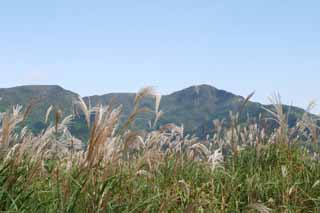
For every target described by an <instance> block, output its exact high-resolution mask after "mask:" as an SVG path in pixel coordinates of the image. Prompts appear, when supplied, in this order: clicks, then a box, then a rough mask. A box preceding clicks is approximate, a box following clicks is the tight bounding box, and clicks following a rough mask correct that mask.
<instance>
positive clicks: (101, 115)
mask: <svg viewBox="0 0 320 213" xmlns="http://www.w3.org/2000/svg"><path fill="white" fill-rule="evenodd" d="M94 114H95V119H94V122H93V124H92V128H91V132H90V138H89V144H88V152H87V162H88V163H89V164H90V165H92V164H94V163H97V162H98V161H99V159H101V157H103V156H102V155H103V153H102V150H103V149H102V146H103V145H104V144H105V143H107V139H108V138H111V137H112V136H113V134H114V132H115V129H116V128H117V126H118V123H119V118H120V114H121V107H118V108H116V109H114V110H112V109H110V108H109V107H103V106H100V107H98V108H96V109H95V112H94Z"/></svg>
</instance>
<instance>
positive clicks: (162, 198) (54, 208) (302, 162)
mask: <svg viewBox="0 0 320 213" xmlns="http://www.w3.org/2000/svg"><path fill="white" fill-rule="evenodd" d="M147 96H153V97H154V98H155V99H156V106H155V107H154V109H148V108H140V107H139V106H140V105H139V103H140V101H141V100H142V99H143V98H144V97H147ZM251 96H252V95H249V96H248V97H247V99H245V100H244V103H243V106H242V107H241V108H240V109H239V111H238V112H231V113H230V117H229V118H225V121H223V120H215V121H213V122H214V129H213V130H212V133H213V134H212V135H208V137H207V138H206V139H205V140H202V139H199V138H196V137H194V136H190V135H184V131H183V126H177V125H174V124H168V125H165V126H162V127H160V128H159V129H155V128H154V129H153V131H151V132H147V131H132V130H131V129H132V128H131V127H132V125H133V124H134V120H135V118H136V117H137V116H138V115H139V114H141V113H145V112H149V113H150V112H153V113H154V115H155V116H154V119H153V120H152V121H150V127H156V123H157V121H158V120H159V119H161V115H162V112H161V110H160V109H159V105H160V101H161V97H160V96H159V95H157V94H156V93H155V92H154V91H153V90H152V89H151V88H145V89H142V90H141V91H139V92H138V93H137V95H136V98H135V107H134V109H133V112H132V114H131V116H130V117H129V119H128V121H127V122H125V123H121V124H120V123H119V116H120V114H121V108H116V109H113V108H110V107H108V106H98V107H90V106H87V105H86V104H85V103H84V101H83V100H81V99H79V101H78V102H77V103H76V105H77V107H78V108H79V109H81V110H82V113H83V115H84V116H85V118H86V121H87V125H88V128H89V129H90V135H89V136H88V138H89V140H88V141H87V142H85V143H86V144H87V147H86V149H84V150H81V149H79V148H76V147H77V146H78V145H79V144H78V143H79V141H78V140H77V139H76V138H74V137H73V136H72V135H71V134H70V132H69V131H68V126H69V124H70V123H71V122H72V119H73V117H74V116H73V115H71V116H68V117H66V118H62V116H61V111H60V110H59V109H55V108H54V107H50V108H49V109H48V112H47V115H46V117H45V118H44V119H45V120H46V122H47V123H48V125H47V128H45V129H44V130H43V131H42V132H41V134H39V135H33V134H32V132H31V131H30V130H29V129H28V128H27V127H24V128H23V123H24V120H25V119H26V117H27V116H28V114H29V111H30V109H29V107H27V108H26V109H25V110H23V109H22V108H21V107H19V106H17V107H14V108H13V110H11V111H8V112H6V113H3V114H2V115H1V129H0V138H1V139H0V140H1V141H0V142H1V163H0V183H1V184H0V210H1V211H8V212H318V211H319V210H320V162H319V152H318V150H319V147H318V142H319V138H318V135H319V129H318V126H317V120H316V118H315V117H314V116H311V115H310V114H308V113H307V112H308V111H310V110H311V108H312V105H310V107H309V108H308V109H307V112H306V113H305V115H304V116H303V118H301V120H300V121H299V122H298V123H297V125H296V126H294V127H290V128H289V126H288V124H287V123H288V122H287V114H285V113H284V112H283V110H282V105H281V102H280V98H279V97H278V96H275V98H274V99H272V100H273V101H274V102H273V104H274V111H270V112H269V113H270V116H271V117H270V118H262V117H260V118H257V119H256V122H255V123H252V122H250V123H249V122H248V123H247V124H246V125H244V124H240V123H239V122H238V117H239V116H240V115H241V112H242V110H243V108H245V105H246V103H247V102H248V100H249V99H250V98H251ZM266 110H267V109H266ZM50 115H51V117H54V120H53V121H51V123H50V119H49V117H50ZM52 115H53V116H52ZM266 119H268V120H270V119H271V120H273V122H276V124H277V128H275V129H272V130H270V129H266V127H265V126H264V125H263V123H264V122H263V121H265V120H266ZM17 129H18V130H17Z"/></svg>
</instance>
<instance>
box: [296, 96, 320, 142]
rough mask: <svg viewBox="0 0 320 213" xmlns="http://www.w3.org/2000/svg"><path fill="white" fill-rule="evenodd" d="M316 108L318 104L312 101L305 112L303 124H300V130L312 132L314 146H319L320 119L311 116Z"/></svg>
mask: <svg viewBox="0 0 320 213" xmlns="http://www.w3.org/2000/svg"><path fill="white" fill-rule="evenodd" d="M315 107H316V102H315V101H311V102H310V103H309V105H308V107H307V109H306V110H305V113H304V114H303V117H302V120H301V122H299V124H298V125H300V126H299V127H300V130H302V131H304V130H305V129H307V130H309V131H310V135H311V140H312V142H313V144H314V145H317V144H318V143H319V129H320V127H319V126H318V121H319V119H318V118H316V117H315V116H312V115H311V111H312V110H313V109H314V108H315Z"/></svg>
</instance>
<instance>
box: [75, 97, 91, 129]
mask: <svg viewBox="0 0 320 213" xmlns="http://www.w3.org/2000/svg"><path fill="white" fill-rule="evenodd" d="M76 104H77V105H78V106H79V107H80V109H81V111H82V112H83V114H84V116H85V119H86V122H87V126H88V128H90V126H91V113H92V111H93V110H92V108H91V106H90V105H89V107H88V106H87V104H86V103H85V102H84V100H83V98H82V97H80V96H79V97H78V100H77V101H76Z"/></svg>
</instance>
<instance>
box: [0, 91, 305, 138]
mask: <svg viewBox="0 0 320 213" xmlns="http://www.w3.org/2000/svg"><path fill="white" fill-rule="evenodd" d="M0 97H1V101H0V111H4V110H7V109H8V107H10V106H12V105H16V104H21V105H24V106H26V105H28V103H29V102H30V100H31V99H33V100H38V104H37V105H36V106H35V110H34V111H33V112H32V113H31V116H30V119H29V121H28V122H29V124H30V125H31V126H32V127H33V128H34V129H35V130H38V129H40V128H41V127H43V126H44V123H43V121H44V117H45V114H46V110H47V109H48V107H49V106H50V105H53V106H55V107H57V108H59V109H62V111H63V112H64V115H68V114H71V113H72V112H73V109H74V106H73V103H74V100H75V99H77V97H78V94H76V93H74V92H71V91H68V90H65V89H63V88H62V87H60V86H22V87H14V88H9V89H0ZM134 98H135V93H110V94H106V95H101V96H90V97H84V100H85V101H86V102H87V103H89V102H90V104H91V105H92V106H96V105H99V104H103V105H107V104H111V105H112V106H119V105H122V106H123V112H122V119H123V120H125V119H126V118H127V117H128V116H129V114H130V112H131V111H132V109H133V103H134ZM243 101H244V98H243V97H241V96H238V95H235V94H232V93H230V92H227V91H224V90H219V89H217V88H215V87H212V86H209V85H198V86H192V87H189V88H186V89H183V90H181V91H177V92H174V93H172V94H169V95H164V96H163V97H162V101H161V104H160V109H161V110H162V111H163V112H164V115H163V116H162V117H161V119H160V121H159V125H163V124H166V123H176V124H178V125H181V124H183V125H184V127H185V130H186V132H187V133H191V134H196V135H198V136H201V137H204V136H205V135H206V134H208V133H210V132H211V131H212V120H214V119H227V118H228V117H229V112H230V111H234V112H237V111H239V109H240V107H241V104H242V103H243ZM154 102H155V101H154V100H153V99H151V98H147V99H144V100H143V101H142V104H141V105H142V106H146V107H149V108H151V109H154V105H155V103H154ZM262 106H264V107H266V108H271V106H268V105H262V104H260V103H255V102H248V104H247V105H246V107H245V110H244V111H243V113H242V117H241V118H240V120H241V121H242V122H244V121H246V120H247V116H248V115H249V116H250V117H252V118H257V117H258V116H259V114H266V112H265V110H263V109H262ZM284 108H285V111H288V110H289V107H288V106H285V107H284ZM291 112H292V113H291V116H290V118H289V122H290V123H291V124H294V123H295V122H296V119H297V118H298V117H299V116H301V115H302V113H303V112H304V111H303V110H302V109H299V108H297V107H292V108H291ZM153 116H154V115H152V114H150V113H149V114H145V115H143V116H140V117H139V119H137V120H136V123H135V126H136V127H137V128H142V127H143V128H148V126H149V125H148V122H149V120H151V119H153ZM71 131H72V132H73V133H74V134H75V135H77V136H79V137H80V138H83V135H84V134H83V133H84V132H87V129H86V126H85V124H84V121H83V118H80V119H79V118H78V119H76V120H75V122H74V125H73V126H72V127H71Z"/></svg>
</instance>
